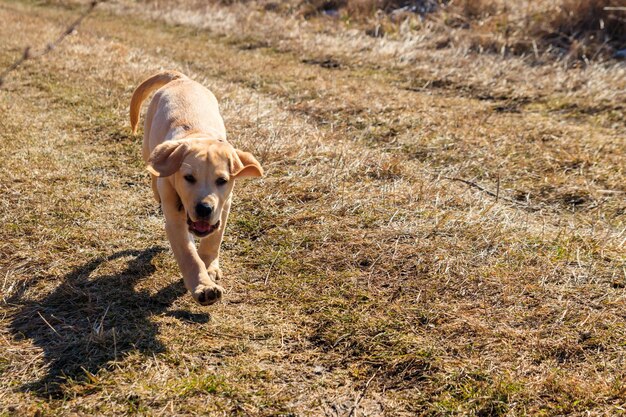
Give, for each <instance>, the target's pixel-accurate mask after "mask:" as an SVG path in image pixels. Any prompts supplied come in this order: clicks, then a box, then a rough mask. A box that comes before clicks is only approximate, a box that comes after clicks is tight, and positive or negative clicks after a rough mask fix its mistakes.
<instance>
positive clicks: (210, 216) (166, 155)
mask: <svg viewBox="0 0 626 417" xmlns="http://www.w3.org/2000/svg"><path fill="white" fill-rule="evenodd" d="M148 171H150V173H152V174H153V175H155V176H157V177H168V180H169V181H170V183H171V184H172V186H173V187H174V189H175V190H176V192H177V193H178V196H179V197H180V200H181V203H182V205H183V208H184V210H185V212H186V213H187V224H188V225H189V231H190V232H192V233H193V234H195V235H196V236H198V237H205V236H208V235H209V234H211V233H213V232H214V231H216V230H218V229H219V228H220V219H221V217H222V210H223V209H224V206H225V204H226V203H227V202H228V201H229V199H230V193H231V192H232V190H233V186H234V183H235V180H236V179H240V178H245V177H261V176H263V168H262V167H261V165H260V164H259V162H258V161H257V160H256V159H255V158H254V156H253V155H252V154H250V153H248V152H243V151H240V150H238V149H235V148H233V147H232V146H231V145H230V144H229V143H226V142H222V141H219V140H216V139H182V140H172V141H166V142H164V143H162V144H160V145H159V146H157V147H156V148H155V149H154V150H153V151H152V154H151V155H150V160H149V165H148Z"/></svg>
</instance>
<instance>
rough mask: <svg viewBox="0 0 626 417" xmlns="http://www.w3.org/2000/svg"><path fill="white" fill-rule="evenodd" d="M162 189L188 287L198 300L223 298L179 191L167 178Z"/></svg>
mask: <svg viewBox="0 0 626 417" xmlns="http://www.w3.org/2000/svg"><path fill="white" fill-rule="evenodd" d="M158 190H159V195H161V197H162V202H163V203H162V207H163V214H164V215H165V231H166V232H167V238H168V239H169V241H170V245H171V246H172V252H174V257H175V258H176V262H177V263H178V266H179V267H180V271H181V272H182V274H183V281H184V282H185V287H186V288H187V289H188V290H189V291H190V292H191V295H192V296H193V298H194V299H195V300H196V301H197V302H198V303H200V304H202V305H210V304H213V303H215V302H216V301H218V300H219V299H220V298H221V297H222V294H223V292H224V289H223V288H222V287H220V286H219V285H217V284H216V283H215V282H214V281H213V280H212V279H211V277H210V276H209V274H208V273H207V270H206V267H205V266H204V262H203V261H202V259H201V258H200V256H199V255H198V252H197V251H196V245H195V242H194V240H193V238H192V237H191V235H190V234H189V232H188V230H187V217H186V215H185V211H184V210H179V199H178V195H177V194H176V191H175V190H174V189H173V188H172V186H171V185H169V183H167V181H158Z"/></svg>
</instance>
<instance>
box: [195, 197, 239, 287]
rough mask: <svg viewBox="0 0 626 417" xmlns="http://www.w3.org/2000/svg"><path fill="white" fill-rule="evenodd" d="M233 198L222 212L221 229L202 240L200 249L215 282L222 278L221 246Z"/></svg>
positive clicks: (200, 253)
mask: <svg viewBox="0 0 626 417" xmlns="http://www.w3.org/2000/svg"><path fill="white" fill-rule="evenodd" d="M230 202H231V198H230V197H229V198H228V201H227V202H226V203H224V209H223V210H222V217H221V218H220V228H219V230H218V231H217V232H215V233H211V234H210V235H209V236H207V237H205V238H204V239H202V240H200V247H199V248H198V253H199V255H200V258H202V261H204V265H205V266H206V269H207V272H208V273H209V276H210V277H211V278H213V279H214V280H218V279H220V278H222V270H221V269H220V258H219V257H220V245H221V244H222V238H223V237H224V230H225V229H226V222H227V221H228V213H229V212H230Z"/></svg>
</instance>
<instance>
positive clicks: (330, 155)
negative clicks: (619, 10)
mask: <svg viewBox="0 0 626 417" xmlns="http://www.w3.org/2000/svg"><path fill="white" fill-rule="evenodd" d="M115 7H118V6H115ZM115 7H113V8H112V9H107V10H105V11H100V12H97V13H96V14H95V15H93V16H92V17H90V18H89V19H88V21H86V22H85V25H84V26H83V27H82V28H81V29H80V31H79V33H78V34H77V36H72V37H70V38H68V40H67V42H66V43H64V44H63V45H62V46H61V47H60V48H59V49H58V50H57V51H55V52H54V53H53V54H51V55H49V56H48V57H46V58H45V59H44V60H42V61H38V62H32V63H28V64H27V65H25V66H24V68H23V69H22V70H21V71H19V72H16V73H14V74H13V75H12V78H11V79H10V81H9V83H8V85H7V86H6V88H5V89H4V90H2V91H0V106H1V107H0V108H1V109H2V110H1V111H2V120H0V123H1V127H2V129H1V132H0V152H1V154H0V156H1V157H2V160H3V161H4V163H3V164H2V165H1V166H0V169H1V171H2V175H1V176H0V187H1V188H0V189H1V190H2V198H1V199H0V200H1V201H0V204H1V205H2V211H1V213H2V214H1V216H2V225H3V226H2V229H1V230H2V232H1V233H2V234H1V235H0V237H1V243H0V268H1V270H0V272H1V273H0V275H1V276H2V277H4V278H2V279H0V285H2V287H1V288H2V296H3V304H2V305H1V314H0V346H1V347H2V352H3V354H2V355H0V375H1V379H2V381H3V382H2V384H1V385H0V404H1V406H2V408H0V412H3V413H7V414H11V413H12V412H15V410H17V411H16V412H18V413H20V414H28V413H33V412H35V411H36V410H42V411H43V412H44V413H50V414H68V415H71V414H106V415H111V414H133V413H134V414H147V415H159V414H160V415H173V414H180V415H184V414H204V413H214V414H217V415H220V414H223V415H232V414H242V415H245V414H249V415H277V414H281V413H282V414H286V415H289V413H292V414H295V415H324V414H329V415H350V414H352V415H355V414H357V415H380V414H383V413H384V414H388V415H415V414H428V415H439V414H441V415H449V414H467V413H474V414H480V415H499V414H506V413H510V414H511V415H515V414H523V413H529V414H541V413H543V414H546V415H554V414H559V413H584V412H585V411H586V410H592V411H594V412H596V413H605V414H611V413H614V412H617V410H619V409H620V407H623V406H624V401H625V399H624V385H623V382H622V381H623V380H624V379H625V377H626V375H625V374H624V369H626V368H625V367H624V364H623V358H624V353H625V352H624V346H626V343H625V340H626V338H625V334H624V332H625V330H624V319H625V316H624V311H625V310H624V307H625V299H624V286H625V285H626V277H625V276H624V272H623V265H624V264H623V262H624V259H623V248H622V246H621V245H623V239H624V235H623V233H624V209H625V205H624V198H623V196H624V194H623V193H624V191H625V189H624V183H625V181H624V172H623V166H624V152H623V151H624V142H623V138H622V136H621V133H622V129H623V123H622V122H620V120H619V119H620V117H618V116H619V114H620V112H621V110H619V106H618V103H617V101H615V102H610V103H609V104H610V106H609V107H610V108H611V109H613V110H611V111H613V112H617V114H614V115H612V116H611V114H612V113H610V111H604V112H601V114H598V113H593V112H587V113H585V112H583V111H580V112H575V111H574V110H573V109H572V108H571V107H569V108H568V107H566V110H565V111H562V112H558V111H555V106H556V107H558V104H555V101H558V100H561V101H563V100H566V104H568V103H569V104H571V103H576V105H577V106H579V107H578V108H579V109H580V108H592V109H593V108H598V106H599V105H600V104H601V101H600V100H599V99H598V100H596V101H594V100H592V99H587V98H588V95H589V92H588V91H587V92H586V91H579V92H578V93H574V94H573V95H571V96H567V95H564V94H563V93H562V91H561V92H558V91H552V90H549V89H544V90H543V91H542V92H541V95H540V97H539V96H538V93H537V94H535V93H532V94H531V93H530V92H529V93H528V94H526V95H527V96H531V97H532V98H533V100H531V101H524V100H522V99H520V98H519V96H520V94H518V95H510V96H507V95H503V93H502V89H501V88H500V87H498V85H496V86H494V87H493V90H489V88H487V87H485V86H484V85H483V86H482V87H480V88H479V86H478V84H476V82H475V77H474V78H472V77H469V78H471V80H469V81H468V83H467V84H465V85H464V84H463V83H462V80H461V79H459V80H456V81H455V83H456V84H454V85H451V84H449V85H448V87H446V86H445V85H440V84H438V83H434V85H433V83H432V82H430V84H429V79H428V77H429V75H428V74H424V73H421V75H419V74H417V73H416V70H415V68H416V67H419V65H417V64H416V65H414V66H411V65H403V66H397V65H392V64H391V63H382V64H380V65H378V66H376V65H374V63H375V60H374V59H373V57H374V55H371V54H377V53H379V52H377V49H376V47H374V46H372V47H371V48H370V49H371V51H372V52H360V53H356V52H355V53H354V54H350V53H349V52H350V51H349V50H348V49H346V50H344V51H343V52H341V53H339V51H337V56H338V57H340V58H341V59H337V65H335V62H334V61H332V60H328V58H327V57H325V56H323V55H320V49H319V45H318V43H315V42H308V43H307V42H306V40H307V39H318V38H319V36H321V35H320V34H319V33H320V32H318V31H317V30H318V29H317V28H314V27H310V28H309V27H299V26H288V27H287V26H286V28H288V29H289V31H287V30H286V32H288V33H289V34H293V33H295V32H294V31H295V30H301V31H302V36H301V37H300V38H296V37H288V36H286V37H280V36H278V35H271V36H270V35H267V37H266V38H263V37H264V36H266V34H265V33H263V32H259V33H258V34H257V36H258V37H260V38H262V39H258V38H255V37H252V36H251V35H250V33H252V29H254V27H255V26H254V24H250V25H249V26H247V27H244V28H241V30H240V31H239V30H237V28H238V27H239V26H238V22H239V20H237V19H236V18H232V19H230V20H228V19H227V17H228V16H230V15H229V14H228V13H233V12H232V11H228V10H226V11H224V12H223V13H224V14H223V15H219V16H218V18H219V17H220V16H221V17H223V18H224V22H225V23H223V24H222V25H221V26H219V27H218V28H215V29H213V30H208V31H207V30H205V29H199V28H198V27H194V25H192V24H188V25H184V26H173V25H166V24H164V23H163V22H162V21H161V20H155V21H154V20H148V19H144V18H141V17H140V16H139V15H136V14H134V13H132V10H130V12H129V13H124V14H120V10H121V9H116V8H115ZM119 7H121V6H119ZM129 7H130V6H129ZM77 10H78V9H76V8H74V7H70V6H68V7H65V8H62V7H58V6H54V5H47V6H36V5H33V4H31V3H24V4H22V3H19V2H3V3H0V21H3V22H5V24H3V25H2V26H1V27H0V39H2V40H3V42H4V45H6V46H3V47H2V48H0V64H1V65H2V66H4V65H5V64H8V63H9V62H10V61H11V60H12V59H13V57H14V56H15V55H16V54H18V53H19V51H20V48H22V47H23V46H24V45H27V44H41V43H43V42H45V41H47V40H48V39H51V38H52V37H53V36H54V35H55V34H57V33H58V31H59V28H60V27H63V23H64V22H67V21H68V20H70V19H71V18H72V17H73V16H75V14H76V12H77ZM196 13H197V12H196ZM167 16H169V20H171V16H172V15H171V14H170V15H167ZM179 16H180V15H179ZM185 16H188V15H185ZM192 16H193V15H192ZM196 16H197V15H196ZM213 19H217V18H216V17H213ZM266 19H271V16H270V17H266ZM170 23H171V22H170ZM279 23H280V22H275V24H276V25H278V24H279ZM195 26H202V25H195ZM272 36H274V37H272ZM335 36H339V35H338V34H336V35H335ZM294 39H295V40H294ZM355 42H356V41H355ZM357 46H358V45H356V44H352V45H351V46H350V47H352V48H354V49H355V50H357V49H358V48H357ZM346 48H348V47H346ZM442 53H443V52H442ZM351 57H352V58H351ZM351 59H354V61H351ZM433 60H435V58H433ZM433 65H434V64H433ZM439 65H444V63H440V64H439ZM511 65H512V64H511ZM515 65H518V64H515ZM161 68H176V69H179V70H181V71H183V72H185V73H187V74H188V75H190V76H192V77H193V78H195V79H197V80H198V81H200V82H203V83H204V84H205V85H207V86H209V87H210V88H211V89H212V90H213V91H214V92H215V93H216V95H217V97H218V99H219V100H220V102H221V107H222V112H223V114H224V118H225V120H226V124H227V130H228V132H229V135H230V140H231V141H232V142H233V143H235V144H236V145H237V146H238V147H241V148H243V149H246V150H250V151H252V152H253V153H255V154H256V155H257V156H258V157H259V159H260V160H261V161H262V163H263V165H264V166H265V167H266V171H267V174H268V175H267V177H266V178H265V179H263V180H261V181H250V182H246V183H243V184H240V185H238V187H237V191H236V203H235V208H234V211H233V213H232V219H231V221H230V224H229V229H228V230H227V233H226V235H227V237H226V240H225V242H224V254H223V257H224V265H223V267H224V270H225V278H224V282H223V285H224V286H225V288H226V289H227V295H226V297H225V300H224V302H223V303H221V304H220V305H218V306H214V307H211V308H209V309H205V308H200V307H198V306H196V305H194V304H193V303H192V301H191V299H190V297H189V296H188V295H186V294H185V293H184V288H183V287H182V284H181V283H180V282H179V273H178V269H177V267H176V265H175V263H174V261H173V257H172V256H171V254H170V253H169V248H168V246H167V242H166V240H165V235H164V232H163V230H162V229H163V224H162V217H161V215H160V213H159V212H158V208H157V207H156V206H155V205H154V203H153V201H152V199H151V196H150V189H149V188H150V187H149V185H148V178H147V174H146V173H145V170H144V169H143V165H142V163H141V160H140V138H139V137H131V136H130V134H129V128H128V121H127V106H128V100H129V97H130V94H131V93H132V90H133V88H134V87H135V86H136V85H137V83H138V82H139V81H140V80H141V79H143V78H144V77H145V76H146V75H148V74H150V73H152V72H154V71H156V70H158V69H161ZM533 71H535V70H533ZM529 74H536V72H532V71H530V70H529ZM418 75H419V76H418ZM586 76H588V77H589V78H590V79H594V78H593V77H600V76H599V75H598V76H596V75H593V74H591V75H589V74H588V75H586ZM420 77H426V82H424V83H422V82H421V81H422V80H421V79H420ZM418 81H419V82H418ZM538 83H546V81H545V80H541V81H538ZM594 85H595V84H594ZM415 86H418V87H419V88H415ZM589 88H592V87H589ZM593 88H595V87H593ZM513 90H515V89H511V90H509V92H510V91H513ZM521 95H523V94H521ZM564 96H565V97H566V99H564V98H563V97H564ZM619 97H620V96H619V95H616V96H615V98H614V99H615V100H617V99H618V98H619ZM607 100H608V99H607ZM602 103H604V105H608V104H606V100H605V101H604V102H602ZM569 104H568V105H569ZM585 104H587V107H584V105H585ZM616 109H617V110H616ZM574 113H575V114H574ZM622 116H623V112H622ZM443 177H455V178H463V179H467V180H470V181H472V182H476V183H478V184H482V185H483V186H484V187H486V188H488V189H491V190H494V191H495V190H496V189H497V188H498V185H497V184H498V179H497V178H498V177H499V178H500V180H499V184H500V190H499V192H498V193H499V196H501V197H503V198H499V199H498V201H495V199H494V198H492V197H491V196H489V195H487V194H485V193H483V192H480V191H478V190H476V189H475V188H468V187H467V186H466V185H465V184H463V183H460V182H458V181H449V180H445V179H443ZM504 198H506V199H510V200H512V201H513V202H510V201H507V200H505V199H504Z"/></svg>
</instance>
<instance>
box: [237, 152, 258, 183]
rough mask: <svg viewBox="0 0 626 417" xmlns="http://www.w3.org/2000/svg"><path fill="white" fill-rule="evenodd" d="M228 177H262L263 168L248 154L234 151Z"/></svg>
mask: <svg viewBox="0 0 626 417" xmlns="http://www.w3.org/2000/svg"><path fill="white" fill-rule="evenodd" d="M230 175H232V176H233V177H235V178H237V179H238V178H245V177H262V176H263V167H262V166H261V164H259V161H257V160H256V158H255V157H254V155H252V154H251V153H250V152H244V151H240V150H239V149H235V154H234V155H233V158H232V160H231V164H230Z"/></svg>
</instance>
